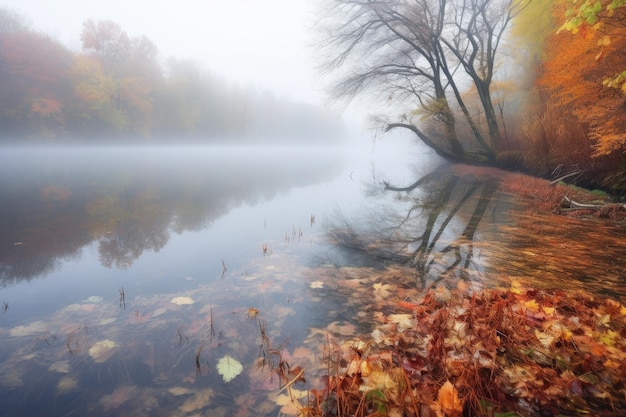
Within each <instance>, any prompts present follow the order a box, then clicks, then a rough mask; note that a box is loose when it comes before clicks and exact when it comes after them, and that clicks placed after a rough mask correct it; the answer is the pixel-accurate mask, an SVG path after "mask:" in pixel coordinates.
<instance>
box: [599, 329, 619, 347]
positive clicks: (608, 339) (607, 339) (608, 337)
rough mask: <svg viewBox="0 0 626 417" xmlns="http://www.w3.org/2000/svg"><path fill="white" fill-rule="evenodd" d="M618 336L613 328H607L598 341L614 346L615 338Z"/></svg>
mask: <svg viewBox="0 0 626 417" xmlns="http://www.w3.org/2000/svg"><path fill="white" fill-rule="evenodd" d="M618 336H619V334H618V333H617V332H614V331H613V330H608V331H607V332H606V333H604V334H603V335H602V336H600V341H601V342H602V343H604V344H605V345H607V346H610V347H613V346H615V340H616V339H617V337H618Z"/></svg>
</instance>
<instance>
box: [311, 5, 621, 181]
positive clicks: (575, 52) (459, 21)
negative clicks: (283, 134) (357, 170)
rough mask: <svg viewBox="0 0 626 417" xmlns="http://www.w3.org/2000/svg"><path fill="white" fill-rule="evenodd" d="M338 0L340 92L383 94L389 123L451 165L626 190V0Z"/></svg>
mask: <svg viewBox="0 0 626 417" xmlns="http://www.w3.org/2000/svg"><path fill="white" fill-rule="evenodd" d="M328 3H329V4H328V9H327V11H328V18H327V19H326V20H325V21H324V22H325V25H326V26H325V27H326V32H325V33H326V36H325V38H324V39H323V41H322V47H321V49H322V51H323V52H324V56H325V57H326V61H325V64H324V67H323V68H324V69H325V70H326V71H329V72H331V73H333V74H335V75H336V76H337V77H338V78H337V79H336V81H335V82H334V83H333V89H332V94H333V97H335V98H336V99H339V100H346V101H350V100H352V99H353V98H354V97H355V96H357V95H366V96H370V97H371V96H372V95H373V96H374V99H375V100H377V101H379V102H381V103H384V107H385V110H383V111H381V114H379V115H374V116H373V117H374V118H375V119H376V120H377V123H378V125H379V128H380V129H381V130H383V131H386V130H390V129H397V128H405V129H409V130H411V131H412V132H414V133H415V135H416V136H417V137H418V138H419V139H420V140H421V141H423V142H424V143H425V144H427V145H428V146H430V147H431V148H432V149H434V150H435V152H436V153H437V154H439V155H440V156H442V157H444V158H445V159H447V160H450V161H462V162H470V163H475V164H486V165H492V166H501V167H505V168H507V169H517V170H523V171H526V172H528V173H531V174H533V175H539V176H542V177H552V178H553V179H554V178H557V177H558V176H559V175H563V174H572V173H576V177H575V178H572V177H570V178H569V181H570V182H571V181H572V180H576V181H577V182H578V183H580V184H584V185H586V186H591V187H602V188H605V189H608V190H611V191H612V192H615V193H623V192H624V191H626V160H625V159H624V151H625V150H626V147H625V143H626V139H625V138H626V107H625V106H624V103H625V100H626V83H625V82H624V81H625V79H626V77H625V73H624V72H623V71H624V68H626V65H625V62H626V56H625V55H624V51H625V50H626V48H625V46H626V44H625V42H626V24H625V22H626V7H625V6H626V4H625V3H624V1H622V0H602V1H595V2H590V1H585V2H579V1H573V0H552V1H530V0H502V1H500V0H498V1H491V0H489V1H485V0H472V1H456V0H446V1H430V0H420V1H416V2H406V1H400V0H384V1H377V2H362V1H355V0H329V2H328ZM337 16H340V18H337ZM390 109H391V110H390Z"/></svg>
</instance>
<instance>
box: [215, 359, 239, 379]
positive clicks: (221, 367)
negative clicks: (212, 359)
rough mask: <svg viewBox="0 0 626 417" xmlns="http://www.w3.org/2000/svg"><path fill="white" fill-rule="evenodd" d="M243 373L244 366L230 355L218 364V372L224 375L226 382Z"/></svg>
mask: <svg viewBox="0 0 626 417" xmlns="http://www.w3.org/2000/svg"><path fill="white" fill-rule="evenodd" d="M241 371H243V366H242V365H241V363H240V362H239V361H238V360H237V359H234V358H233V357H231V356H230V355H224V356H223V357H222V358H221V359H220V360H219V361H218V362H217V372H218V373H219V374H220V375H222V378H224V382H230V381H232V380H233V379H234V378H235V377H236V376H237V375H239V374H240V373H241Z"/></svg>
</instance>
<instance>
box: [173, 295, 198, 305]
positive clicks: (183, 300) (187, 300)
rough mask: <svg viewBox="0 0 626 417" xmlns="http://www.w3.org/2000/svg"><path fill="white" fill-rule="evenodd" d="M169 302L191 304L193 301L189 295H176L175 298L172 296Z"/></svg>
mask: <svg viewBox="0 0 626 417" xmlns="http://www.w3.org/2000/svg"><path fill="white" fill-rule="evenodd" d="M170 303H173V304H176V305H185V304H193V303H194V301H193V300H192V298H191V297H176V298H172V301H170Z"/></svg>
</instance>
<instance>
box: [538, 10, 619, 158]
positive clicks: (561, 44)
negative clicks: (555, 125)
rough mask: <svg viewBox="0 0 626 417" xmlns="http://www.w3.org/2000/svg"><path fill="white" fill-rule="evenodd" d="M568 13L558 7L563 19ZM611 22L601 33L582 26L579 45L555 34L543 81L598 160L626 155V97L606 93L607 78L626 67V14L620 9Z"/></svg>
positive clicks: (598, 27)
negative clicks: (577, 125)
mask: <svg viewBox="0 0 626 417" xmlns="http://www.w3.org/2000/svg"><path fill="white" fill-rule="evenodd" d="M605 3H606V2H605ZM609 3H610V2H609ZM562 11H563V5H558V4H557V5H556V6H555V14H556V15H557V16H559V15H560V16H563V14H562ZM561 19H563V18H562V17H561ZM605 19H609V17H608V16H606V17H605ZM610 19H611V22H612V23H611V24H609V23H608V20H605V21H604V24H602V25H597V23H596V27H595V28H591V27H586V26H581V27H580V30H581V31H582V33H579V35H580V36H577V38H576V39H572V35H571V34H569V33H566V32H565V33H563V32H561V33H555V34H554V35H553V36H552V37H551V38H550V39H549V42H548V44H547V47H546V53H547V59H546V62H545V64H544V70H543V74H542V76H541V78H540V79H539V83H540V85H541V86H542V88H543V89H544V91H545V92H546V94H548V95H549V98H548V99H549V101H550V103H551V105H552V106H555V107H557V108H562V109H567V110H569V112H571V113H572V114H573V115H575V116H576V117H577V119H578V120H579V122H580V123H581V125H582V126H583V128H584V129H585V131H586V133H587V135H588V136H589V138H590V140H591V141H592V144H593V156H595V157H601V156H605V155H609V154H611V153H613V152H619V153H621V152H624V151H626V106H625V105H624V103H625V102H626V92H625V91H624V90H622V89H621V88H606V87H605V85H606V80H607V76H608V75H609V74H615V73H617V72H618V71H620V69H621V68H623V66H624V63H625V62H626V26H624V22H626V8H617V9H615V10H614V11H613V12H612V16H611V17H610ZM561 22H563V20H561ZM606 39H610V41H607V40H606ZM603 82H604V85H603Z"/></svg>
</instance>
